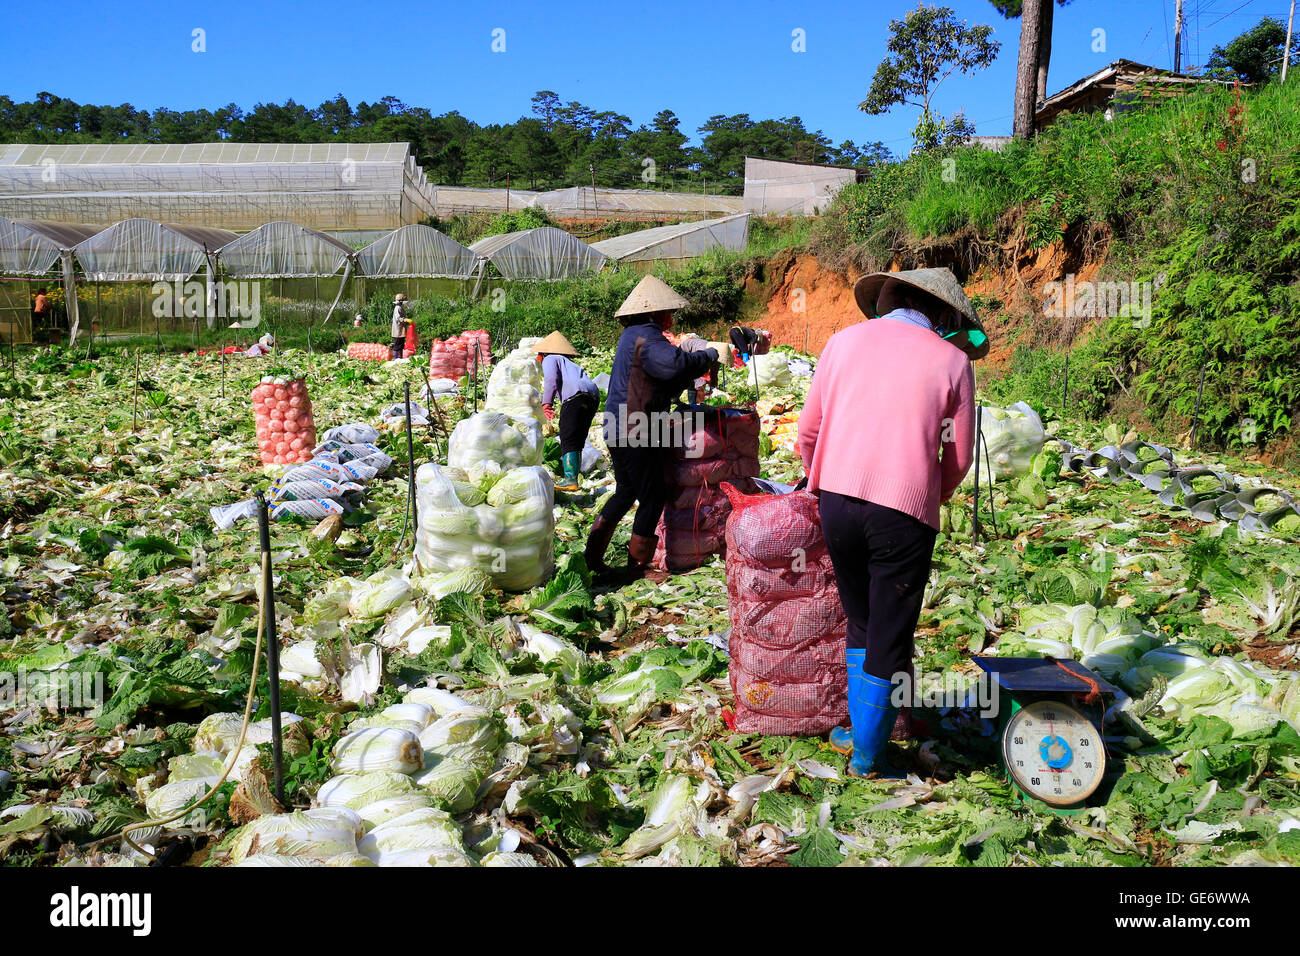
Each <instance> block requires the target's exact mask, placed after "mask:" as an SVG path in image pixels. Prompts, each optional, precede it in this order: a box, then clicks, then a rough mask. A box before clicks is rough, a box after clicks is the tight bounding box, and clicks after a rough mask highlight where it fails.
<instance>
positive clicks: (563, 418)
mask: <svg viewBox="0 0 1300 956" xmlns="http://www.w3.org/2000/svg"><path fill="white" fill-rule="evenodd" d="M598 404H600V403H599V402H598V401H597V400H596V396H595V395H588V394H586V393H585V392H584V393H581V394H578V395H574V396H573V397H572V398H570V399H568V400H567V401H565V402H562V403H560V454H561V455H567V454H568V453H569V452H571V451H576V452H581V451H582V447H583V445H585V444H586V443H587V432H589V431H590V430H591V423H592V421H593V420H594V419H595V417H596V406H597V405H598Z"/></svg>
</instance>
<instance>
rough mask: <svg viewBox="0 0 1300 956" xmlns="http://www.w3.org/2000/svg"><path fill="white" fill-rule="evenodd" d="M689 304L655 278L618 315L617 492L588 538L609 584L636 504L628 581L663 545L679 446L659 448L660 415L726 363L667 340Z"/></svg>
mask: <svg viewBox="0 0 1300 956" xmlns="http://www.w3.org/2000/svg"><path fill="white" fill-rule="evenodd" d="M688 304H689V303H688V302H687V301H686V300H685V299H683V298H682V297H681V296H680V295H678V294H677V293H676V292H674V291H673V290H672V289H670V288H669V287H668V286H667V285H665V284H664V283H663V282H661V281H660V280H659V279H656V278H655V277H654V276H650V275H648V276H646V277H645V278H644V279H642V280H641V281H640V282H639V283H637V286H636V288H635V289H633V290H632V293H631V295H629V296H628V297H627V299H626V300H625V301H624V302H623V304H622V305H621V306H619V309H618V311H617V312H616V313H614V314H615V316H616V317H617V318H618V319H619V320H620V321H621V322H622V323H623V332H622V334H621V335H620V336H619V340H618V349H617V350H616V351H615V353H614V368H613V370H612V371H611V372H610V376H609V391H608V392H607V393H606V396H605V423H604V424H605V429H604V430H605V444H606V445H607V446H608V448H609V455H610V458H611V459H612V460H613V463H614V482H615V484H614V493H613V494H612V495H610V497H609V500H608V501H606V502H605V507H604V508H603V509H601V512H600V514H599V515H597V516H596V520H595V522H594V523H593V524H592V526H591V533H590V535H589V536H588V538H587V547H586V550H585V552H584V553H585V555H586V559H587V567H588V568H590V569H591V570H592V571H593V572H594V573H596V574H597V575H598V576H599V577H602V578H604V579H606V580H608V579H609V578H610V577H612V572H611V571H610V569H609V567H608V566H607V565H606V564H605V551H606V549H608V547H609V542H610V540H611V539H612V538H613V537H614V530H615V529H616V528H617V527H618V523H619V522H620V521H621V520H623V516H624V515H626V514H627V513H628V511H630V510H631V509H632V506H633V505H634V504H635V505H636V506H637V509H636V517H635V518H634V519H633V521H632V537H631V540H629V541H628V545H627V554H628V563H627V576H628V577H629V578H631V579H635V578H639V577H644V576H645V574H646V572H647V570H648V567H649V565H650V562H651V561H652V560H653V559H654V553H655V546H656V545H657V544H658V543H659V538H658V536H656V535H655V530H656V528H657V527H658V526H659V517H660V515H662V514H663V510H664V503H665V502H666V500H667V497H668V484H667V478H666V477H665V475H664V469H665V466H666V465H667V464H668V463H669V460H670V456H671V454H672V449H671V448H663V447H656V446H657V444H658V443H657V442H655V441H653V438H652V437H648V436H653V435H654V434H655V432H656V429H655V427H654V421H655V419H654V416H656V415H657V414H659V413H663V412H666V411H668V407H669V405H670V404H671V402H672V401H673V399H675V398H676V397H677V396H679V395H680V394H681V393H682V390H683V389H685V388H686V387H687V386H688V385H690V384H691V383H692V382H693V381H694V380H695V378H696V377H697V376H699V375H701V374H702V373H704V372H706V371H707V370H708V368H709V366H710V365H712V364H713V363H715V362H717V361H718V353H717V351H716V350H715V349H712V348H707V349H705V350H703V351H701V352H683V351H682V350H681V349H679V348H678V347H677V346H675V345H673V344H672V343H671V342H669V341H668V339H667V338H665V337H664V332H666V331H667V330H668V329H669V328H671V327H672V324H673V313H674V312H675V311H677V310H678V309H681V308H685V307H686V306H687V305H688Z"/></svg>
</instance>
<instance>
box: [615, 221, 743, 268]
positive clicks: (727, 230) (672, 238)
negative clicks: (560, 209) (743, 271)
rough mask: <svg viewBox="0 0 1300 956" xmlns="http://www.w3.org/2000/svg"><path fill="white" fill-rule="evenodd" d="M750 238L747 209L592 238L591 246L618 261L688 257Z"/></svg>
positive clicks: (736, 245) (732, 246) (740, 246)
mask: <svg viewBox="0 0 1300 956" xmlns="http://www.w3.org/2000/svg"><path fill="white" fill-rule="evenodd" d="M748 241H749V213H739V214H738V215H735V216H725V217H723V218H722V219H705V220H701V221H700V222H684V223H679V224H678V225H675V226H659V227H657V228H655V229H642V230H641V231H639V232H629V233H627V234H625V235H622V236H614V237H613V238H611V239H602V240H601V241H600V242H593V243H592V244H591V248H593V249H595V250H596V251H598V252H600V253H602V254H604V255H606V256H608V257H609V258H610V259H613V260H614V261H615V262H616V263H617V264H618V265H620V266H621V265H623V264H624V263H631V262H658V261H661V260H673V259H691V258H694V257H695V256H699V255H703V254H704V253H705V252H707V251H708V250H710V249H743V248H745V244H746V243H747V242H748Z"/></svg>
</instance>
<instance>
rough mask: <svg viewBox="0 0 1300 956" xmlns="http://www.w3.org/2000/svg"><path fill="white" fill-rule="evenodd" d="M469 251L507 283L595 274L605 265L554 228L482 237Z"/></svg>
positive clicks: (578, 241)
mask: <svg viewBox="0 0 1300 956" xmlns="http://www.w3.org/2000/svg"><path fill="white" fill-rule="evenodd" d="M470 248H471V249H472V250H474V252H475V253H476V254H478V255H480V256H483V257H484V258H486V259H487V260H488V261H489V262H491V263H492V265H494V266H496V269H497V271H498V272H500V273H501V275H502V276H504V277H505V278H507V279H568V278H570V277H572V276H576V275H581V274H582V273H586V272H599V271H600V270H601V269H603V268H604V266H605V263H606V262H607V261H608V260H607V258H606V257H605V256H604V255H602V254H601V253H600V252H599V251H598V250H596V249H595V248H594V247H592V246H590V245H588V244H587V243H585V242H583V241H582V240H581V239H575V238H574V237H573V236H571V235H569V233H567V232H565V231H564V230H563V229H556V228H555V227H554V226H543V227H541V228H540V229H525V230H523V231H521V232H509V233H505V234H504V235H498V236H484V237H483V238H482V239H480V240H479V241H478V242H476V243H474V244H473V245H471V246H470Z"/></svg>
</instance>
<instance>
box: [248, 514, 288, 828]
mask: <svg viewBox="0 0 1300 956" xmlns="http://www.w3.org/2000/svg"><path fill="white" fill-rule="evenodd" d="M255 497H256V498H257V537H258V544H259V546H260V548H261V550H262V565H263V572H262V604H263V605H265V607H266V618H265V633H266V666H267V682H268V685H269V690H270V698H271V700H270V704H271V753H272V756H273V757H274V759H275V798H276V799H277V800H279V801H280V805H281V806H284V805H285V801H284V743H283V739H282V737H281V732H280V638H279V635H277V634H276V630H275V575H274V573H273V571H272V568H271V516H270V514H269V513H268V511H267V504H266V499H265V498H264V497H262V493H261V492H260V491H259V492H257V494H256V495H255Z"/></svg>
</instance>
